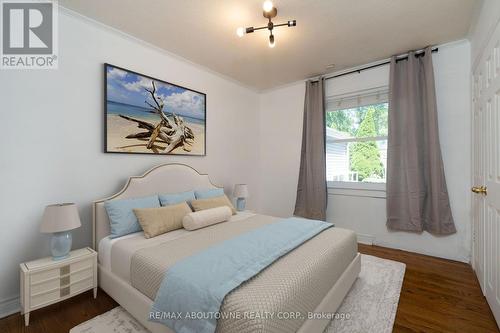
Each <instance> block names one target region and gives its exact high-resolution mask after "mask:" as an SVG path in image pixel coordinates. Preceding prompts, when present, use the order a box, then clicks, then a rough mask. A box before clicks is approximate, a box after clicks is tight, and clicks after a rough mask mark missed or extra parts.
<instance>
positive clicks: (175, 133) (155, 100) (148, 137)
mask: <svg viewBox="0 0 500 333" xmlns="http://www.w3.org/2000/svg"><path fill="white" fill-rule="evenodd" d="M205 135H206V95H205V94H204V93H201V92H198V91H194V90H191V89H188V88H184V87H181V86H178V85H175V84H172V83H168V82H165V81H161V80H158V79H155V78H152V77H149V76H146V75H142V74H139V73H135V72H132V71H130V70H126V69H123V68H120V67H117V66H113V65H110V64H105V140H104V141H105V152H107V153H129V154H156V155H161V154H162V155H166V154H169V155H198V156H204V155H205V147H206V144H205Z"/></svg>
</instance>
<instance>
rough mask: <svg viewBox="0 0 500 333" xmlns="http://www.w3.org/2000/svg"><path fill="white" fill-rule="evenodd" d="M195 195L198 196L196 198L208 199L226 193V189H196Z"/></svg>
mask: <svg viewBox="0 0 500 333" xmlns="http://www.w3.org/2000/svg"><path fill="white" fill-rule="evenodd" d="M194 195H195V196H196V199H208V198H215V197H222V196H223V195H224V189H223V188H212V189H209V190H200V191H194Z"/></svg>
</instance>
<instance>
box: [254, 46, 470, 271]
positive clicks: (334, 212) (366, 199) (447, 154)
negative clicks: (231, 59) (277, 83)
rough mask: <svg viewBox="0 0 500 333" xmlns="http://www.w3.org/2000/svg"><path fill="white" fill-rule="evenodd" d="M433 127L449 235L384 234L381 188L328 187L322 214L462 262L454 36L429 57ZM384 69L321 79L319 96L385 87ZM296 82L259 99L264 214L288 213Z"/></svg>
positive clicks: (460, 90)
mask: <svg viewBox="0 0 500 333" xmlns="http://www.w3.org/2000/svg"><path fill="white" fill-rule="evenodd" d="M433 60H434V69H435V70H434V71H435V78H436V91H437V102H438V110H439V122H440V123H439V128H440V138H441V146H442V151H443V160H444V165H445V172H446V177H447V181H448V190H449V194H450V201H451V207H452V211H453V215H454V218H455V223H456V226H457V230H458V231H457V233H456V234H455V235H452V236H448V237H435V236H432V235H430V234H428V233H423V234H421V235H419V234H410V233H404V232H389V231H388V230H387V228H386V226H385V220H386V215H385V198H384V196H385V193H384V192H380V191H355V190H330V191H329V192H330V193H329V200H328V212H327V219H328V220H329V221H333V222H334V223H335V224H336V225H337V226H339V227H344V228H349V229H353V230H355V231H356V232H358V234H362V235H370V236H373V237H374V242H375V243H376V244H380V245H383V246H388V247H394V248H400V249H405V250H409V251H414V252H419V253H424V254H430V255H434V256H439V257H444V258H451V259H456V260H460V261H465V262H468V261H469V258H470V195H469V191H470V160H469V159H470V79H469V73H470V45H469V42H467V41H461V42H457V43H452V44H448V45H442V46H440V47H439V52H438V53H435V54H433ZM388 74H389V71H388V67H387V66H386V67H379V68H377V69H374V70H369V71H364V72H362V73H361V74H354V75H349V76H343V77H341V78H338V79H333V80H329V81H328V84H327V87H326V91H327V94H341V93H346V92H352V91H355V90H359V89H368V88H372V87H378V86H381V85H384V84H385V85H387V84H388V80H389V77H388ZM303 102H304V83H303V82H299V83H296V84H293V85H290V86H286V87H283V88H280V89H276V90H272V91H269V92H266V93H263V94H262V95H261V97H260V112H261V116H260V130H261V158H262V160H261V189H262V191H261V196H260V199H261V202H260V208H261V209H262V211H263V212H264V213H268V214H274V215H278V216H289V215H290V214H291V213H293V207H294V204H295V192H296V186H297V177H298V170H299V164H300V145H301V131H302V129H301V126H302V114H303Z"/></svg>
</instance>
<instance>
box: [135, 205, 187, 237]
mask: <svg viewBox="0 0 500 333" xmlns="http://www.w3.org/2000/svg"><path fill="white" fill-rule="evenodd" d="M191 212H192V210H191V208H190V207H189V206H188V204H187V203H186V202H181V203H180V204H176V205H170V206H166V207H160V208H136V209H134V213H135V215H136V216H137V220H139V224H140V225H141V227H142V230H144V237H146V238H151V237H155V236H158V235H161V234H164V233H166V232H169V231H172V230H177V229H181V228H182V219H183V218H184V216H186V215H187V214H189V213H191Z"/></svg>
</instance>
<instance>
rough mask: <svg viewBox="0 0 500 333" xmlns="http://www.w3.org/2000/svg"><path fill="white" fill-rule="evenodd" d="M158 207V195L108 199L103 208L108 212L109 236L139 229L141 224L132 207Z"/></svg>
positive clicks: (114, 236)
mask: <svg viewBox="0 0 500 333" xmlns="http://www.w3.org/2000/svg"><path fill="white" fill-rule="evenodd" d="M154 207H160V201H159V200H158V196H157V195H154V196H151V197H144V198H133V199H121V200H108V201H106V202H104V208H105V209H106V212H107V213H108V217H109V225H110V228H111V235H110V238H116V237H120V236H124V235H128V234H131V233H133V232H138V231H141V230H142V229H141V226H140V225H139V222H138V221H137V217H136V216H135V214H134V211H133V209H134V208H154Z"/></svg>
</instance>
